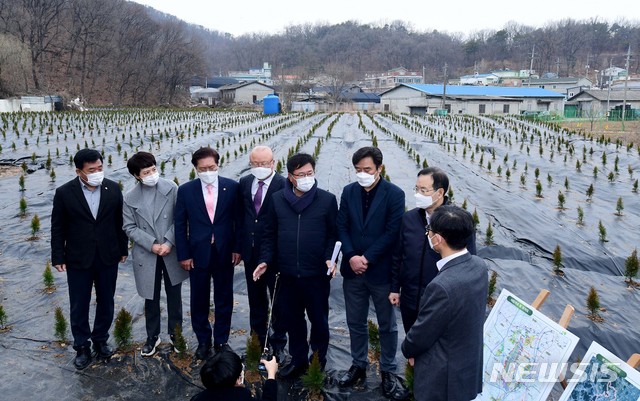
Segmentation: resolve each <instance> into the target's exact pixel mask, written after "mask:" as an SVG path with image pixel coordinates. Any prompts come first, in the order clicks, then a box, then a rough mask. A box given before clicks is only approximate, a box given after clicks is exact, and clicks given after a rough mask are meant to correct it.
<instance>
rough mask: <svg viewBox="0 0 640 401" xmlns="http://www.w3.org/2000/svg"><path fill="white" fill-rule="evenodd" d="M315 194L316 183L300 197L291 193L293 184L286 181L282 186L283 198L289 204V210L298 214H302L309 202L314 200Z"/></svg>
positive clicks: (316, 189)
mask: <svg viewBox="0 0 640 401" xmlns="http://www.w3.org/2000/svg"><path fill="white" fill-rule="evenodd" d="M316 192H318V181H316V182H315V183H314V184H313V187H311V189H310V190H309V191H307V192H305V193H304V194H302V196H300V197H298V196H296V194H295V193H294V192H293V184H291V181H289V180H287V182H285V185H284V198H285V199H286V200H287V202H289V205H291V208H292V209H293V210H294V211H295V212H296V213H298V214H300V213H302V212H303V211H304V209H306V208H307V207H308V206H309V205H310V204H311V202H313V200H314V199H315V198H316Z"/></svg>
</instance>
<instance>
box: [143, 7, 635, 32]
mask: <svg viewBox="0 0 640 401" xmlns="http://www.w3.org/2000/svg"><path fill="white" fill-rule="evenodd" d="M135 1H136V2H137V3H141V4H146V5H149V6H151V7H153V8H155V9H157V10H160V11H163V12H165V13H168V14H171V15H175V16H176V17H178V18H180V19H182V20H184V21H187V22H190V23H194V24H198V25H202V26H204V27H206V28H209V29H212V30H217V31H220V32H228V33H231V34H232V35H234V36H240V35H242V34H245V33H263V32H266V33H270V34H276V33H281V32H282V31H283V30H284V28H285V27H287V26H289V25H299V24H305V23H311V24H316V23H329V24H335V23H340V22H344V21H349V20H355V21H358V22H360V23H375V24H378V23H385V22H392V21H394V20H402V21H405V22H406V23H408V24H409V25H410V26H411V27H412V28H413V30H415V31H419V32H425V31H431V30H433V29H437V30H439V31H445V32H448V33H456V32H461V33H463V34H465V35H468V34H469V33H472V32H473V31H478V30H482V29H495V30H498V29H501V28H502V27H503V26H504V25H505V24H506V23H507V22H509V21H515V22H518V23H520V24H525V25H530V26H534V27H542V26H544V25H545V24H546V23H548V22H550V21H558V20H561V19H564V18H573V19H577V20H582V19H590V18H595V17H597V18H599V19H600V20H606V21H608V22H615V21H619V20H622V19H623V18H627V20H629V19H630V18H631V20H633V21H636V22H637V21H638V10H640V6H638V4H639V3H638V1H637V0H618V1H611V2H607V1H599V2H595V1H593V2H592V1H576V0H538V1H517V0H516V1H514V0H493V1H478V0H474V1H471V0H457V1H451V0H449V1H447V0H435V1H429V0H419V1H418V0H405V1H395V2H394V1H384V2H380V1H371V0H369V1H363V0H321V1H304V0H295V1H294V0H275V1H266V0H263V1H256V0H240V1H237V0H236V1H232V0H216V1H204V0H135ZM633 10H636V11H635V12H634V11H633ZM629 16H631V17H629Z"/></svg>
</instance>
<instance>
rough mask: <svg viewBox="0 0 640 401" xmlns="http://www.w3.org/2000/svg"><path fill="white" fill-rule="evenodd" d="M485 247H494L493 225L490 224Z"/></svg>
mask: <svg viewBox="0 0 640 401" xmlns="http://www.w3.org/2000/svg"><path fill="white" fill-rule="evenodd" d="M484 243H485V245H493V225H492V224H491V222H489V225H488V226H487V232H486V233H485V238H484Z"/></svg>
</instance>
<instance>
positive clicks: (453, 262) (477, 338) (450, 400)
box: [402, 205, 488, 401]
mask: <svg viewBox="0 0 640 401" xmlns="http://www.w3.org/2000/svg"><path fill="white" fill-rule="evenodd" d="M474 230H475V229H474V226H473V218H472V217H471V214H469V212H467V211H466V210H464V209H462V208H459V207H457V206H449V205H444V206H440V207H439V208H437V209H436V210H435V211H434V212H433V215H432V216H431V219H430V224H429V226H428V227H427V236H428V241H429V246H430V247H431V249H433V250H434V251H436V252H438V253H439V254H440V256H442V259H440V260H439V261H438V262H436V265H437V267H438V270H439V273H438V275H437V276H436V277H435V278H434V279H433V280H432V281H431V282H430V283H429V284H428V285H427V288H426V290H425V292H424V295H423V297H422V299H421V300H420V311H419V312H418V319H417V320H416V322H415V324H414V325H413V326H412V327H411V329H410V330H409V332H408V333H407V336H406V338H405V340H404V342H403V343H402V353H403V354H404V356H405V357H407V358H408V359H409V363H410V364H411V365H413V366H414V369H415V370H414V378H415V380H414V384H413V394H414V397H415V400H416V401H468V400H473V399H475V398H476V396H477V395H478V393H480V392H481V391H482V347H483V339H482V335H483V325H484V316H485V309H486V302H487V289H488V280H487V279H488V277H487V265H486V263H485V262H484V260H482V259H480V258H479V257H477V256H474V255H471V254H470V253H469V252H468V251H467V249H466V245H467V242H468V240H469V237H470V236H471V235H472V234H473V232H474Z"/></svg>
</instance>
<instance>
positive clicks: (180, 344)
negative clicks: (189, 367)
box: [173, 324, 187, 358]
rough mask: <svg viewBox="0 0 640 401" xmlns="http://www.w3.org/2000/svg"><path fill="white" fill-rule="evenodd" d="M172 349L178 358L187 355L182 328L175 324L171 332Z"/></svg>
mask: <svg viewBox="0 0 640 401" xmlns="http://www.w3.org/2000/svg"><path fill="white" fill-rule="evenodd" d="M173 348H175V350H176V352H177V353H178V356H179V357H181V358H182V357H185V356H186V355H187V341H186V340H185V339H184V335H182V326H181V325H180V324H176V328H175V329H174V331H173Z"/></svg>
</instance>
